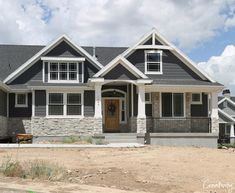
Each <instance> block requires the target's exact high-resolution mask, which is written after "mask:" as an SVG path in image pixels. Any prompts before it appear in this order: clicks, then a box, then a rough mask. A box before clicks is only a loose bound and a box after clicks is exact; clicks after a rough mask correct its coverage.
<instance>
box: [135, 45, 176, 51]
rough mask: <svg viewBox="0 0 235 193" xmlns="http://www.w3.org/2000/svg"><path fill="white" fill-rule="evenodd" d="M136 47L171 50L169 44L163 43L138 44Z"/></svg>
mask: <svg viewBox="0 0 235 193" xmlns="http://www.w3.org/2000/svg"><path fill="white" fill-rule="evenodd" d="M135 49H136V50H137V49H143V50H150V49H160V50H173V48H172V47H170V46H164V45H138V46H136V48H135Z"/></svg>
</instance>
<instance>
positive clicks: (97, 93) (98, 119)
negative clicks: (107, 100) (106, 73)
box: [94, 83, 103, 133]
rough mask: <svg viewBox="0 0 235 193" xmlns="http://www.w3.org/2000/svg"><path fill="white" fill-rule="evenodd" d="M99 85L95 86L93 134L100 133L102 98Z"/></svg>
mask: <svg viewBox="0 0 235 193" xmlns="http://www.w3.org/2000/svg"><path fill="white" fill-rule="evenodd" d="M101 87H102V85H101V83H96V84H95V115H94V129H95V131H94V133H102V131H103V129H102V128H103V123H102V98H101V97H102V96H101Z"/></svg>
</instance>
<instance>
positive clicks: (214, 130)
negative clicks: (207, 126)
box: [211, 117, 219, 134]
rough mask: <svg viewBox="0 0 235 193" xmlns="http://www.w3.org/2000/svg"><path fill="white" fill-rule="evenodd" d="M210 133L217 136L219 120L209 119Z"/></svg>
mask: <svg viewBox="0 0 235 193" xmlns="http://www.w3.org/2000/svg"><path fill="white" fill-rule="evenodd" d="M211 133H218V134H219V118H215V117H211Z"/></svg>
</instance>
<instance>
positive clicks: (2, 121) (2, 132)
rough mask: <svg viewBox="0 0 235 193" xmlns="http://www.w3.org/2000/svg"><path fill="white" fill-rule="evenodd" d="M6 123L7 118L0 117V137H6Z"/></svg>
mask: <svg viewBox="0 0 235 193" xmlns="http://www.w3.org/2000/svg"><path fill="white" fill-rule="evenodd" d="M7 123H8V119H7V117H4V116H0V137H7V136H8V130H7Z"/></svg>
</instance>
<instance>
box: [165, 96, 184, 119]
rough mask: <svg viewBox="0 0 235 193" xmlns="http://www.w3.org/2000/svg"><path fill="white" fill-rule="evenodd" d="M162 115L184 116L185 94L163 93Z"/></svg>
mask: <svg viewBox="0 0 235 193" xmlns="http://www.w3.org/2000/svg"><path fill="white" fill-rule="evenodd" d="M161 99H162V117H183V116H184V94H183V93H162V98H161Z"/></svg>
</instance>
